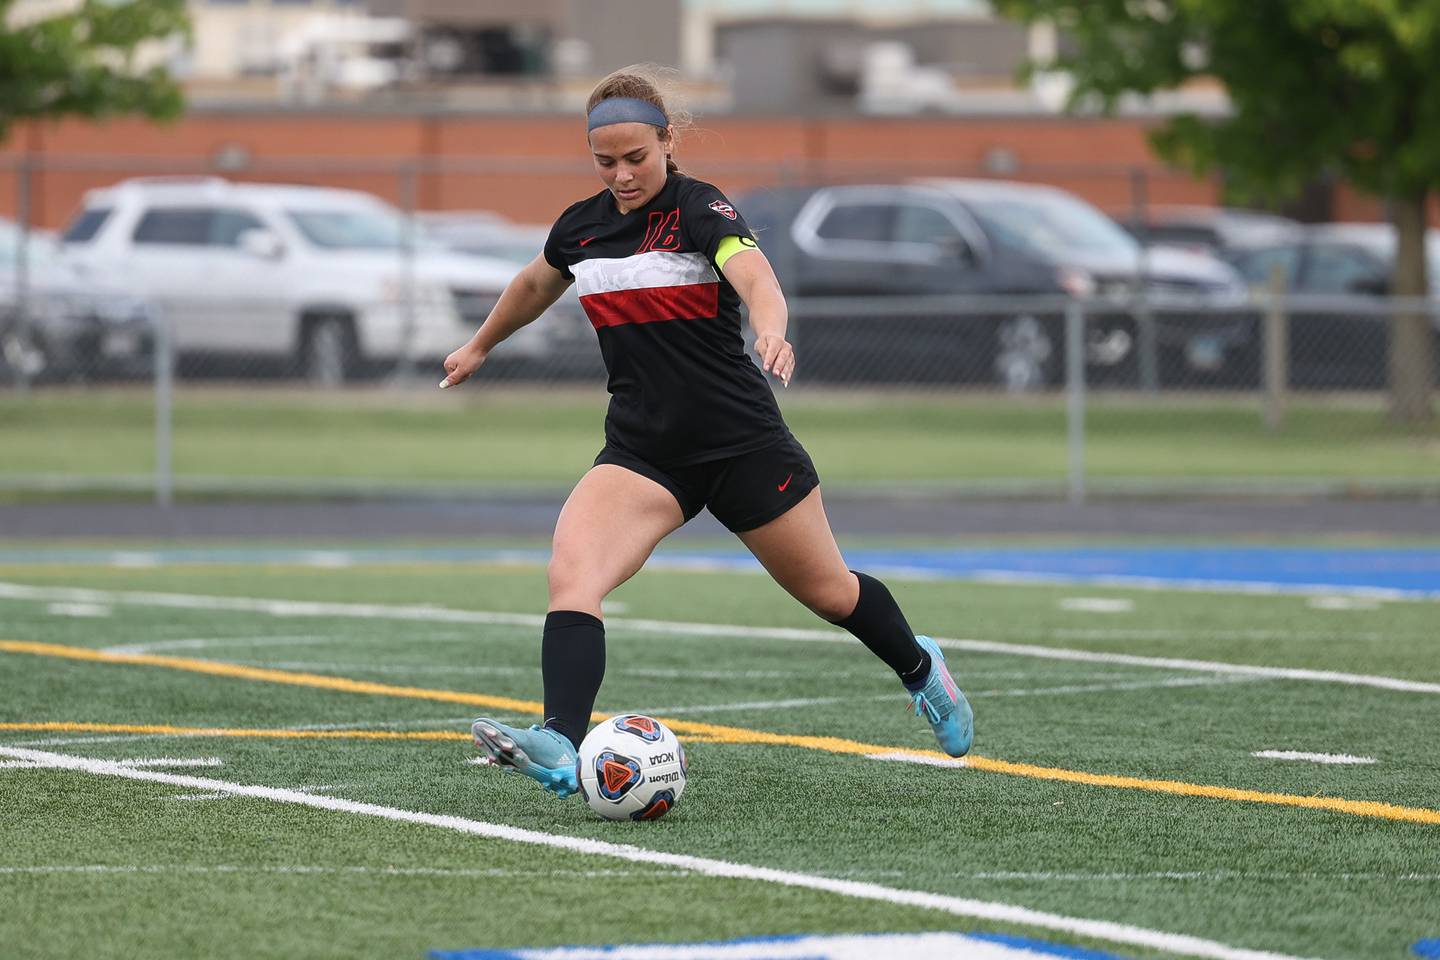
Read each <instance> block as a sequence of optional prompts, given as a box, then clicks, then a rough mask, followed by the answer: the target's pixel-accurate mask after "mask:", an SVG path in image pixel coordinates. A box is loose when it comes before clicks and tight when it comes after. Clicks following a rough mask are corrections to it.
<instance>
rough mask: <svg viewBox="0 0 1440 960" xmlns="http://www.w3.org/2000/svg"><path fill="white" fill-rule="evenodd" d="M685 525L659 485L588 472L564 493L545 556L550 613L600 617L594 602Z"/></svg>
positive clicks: (612, 468)
mask: <svg viewBox="0 0 1440 960" xmlns="http://www.w3.org/2000/svg"><path fill="white" fill-rule="evenodd" d="M684 522H685V517H684V514H683V513H681V511H680V504H678V503H677V502H676V501H675V497H674V496H673V495H672V494H671V493H670V491H668V490H666V489H665V488H664V487H662V486H661V485H660V484H658V483H656V482H655V481H654V480H651V479H649V478H648V477H642V476H641V475H640V474H638V473H634V472H633V471H630V470H626V469H625V468H624V467H620V466H616V465H615V464H612V463H602V464H599V465H597V466H594V467H591V468H590V471H589V472H588V473H586V474H585V476H583V477H581V478H580V482H579V483H577V484H576V485H575V489H574V490H572V491H571V492H570V496H569V498H568V499H567V500H566V501H565V506H564V508H563V509H561V511H560V519H559V520H557V521H556V523H555V538H554V542H553V545H552V549H551V554H550V568H549V579H550V609H551V610H578V611H580V612H581V613H588V614H591V615H593V616H596V617H599V616H601V610H600V602H601V601H602V600H603V599H604V598H605V596H606V594H608V593H609V592H610V591H611V590H614V589H615V588H616V587H618V586H620V584H622V583H624V582H625V581H626V580H629V579H630V578H631V577H632V576H634V575H635V573H636V572H637V571H639V569H640V568H641V567H642V566H644V564H645V561H646V560H647V559H648V558H649V557H650V554H651V552H652V551H654V549H655V545H656V544H658V543H659V542H660V541H661V540H663V539H665V537H666V535H667V534H669V533H670V532H671V531H673V530H675V529H677V528H678V527H679V526H680V525H681V524H683V523H684Z"/></svg>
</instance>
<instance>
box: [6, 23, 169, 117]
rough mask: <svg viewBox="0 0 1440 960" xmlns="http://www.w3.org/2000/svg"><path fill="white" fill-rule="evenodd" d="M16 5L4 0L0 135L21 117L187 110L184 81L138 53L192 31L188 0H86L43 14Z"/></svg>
mask: <svg viewBox="0 0 1440 960" xmlns="http://www.w3.org/2000/svg"><path fill="white" fill-rule="evenodd" d="M15 6H16V4H15V0H0V139H4V137H5V136H6V134H7V133H8V132H9V128H10V125H11V124H13V123H14V122H15V121H16V120H21V119H32V118H42V117H58V116H65V115H79V116H85V117H97V118H98V117H108V116H116V115H120V114H129V113H140V114H144V115H146V116H150V117H154V118H156V119H168V118H173V117H175V116H177V115H178V114H179V113H180V110H181V107H182V105H183V100H182V97H181V92H180V87H179V85H178V84H177V83H176V82H175V81H174V79H172V78H171V77H170V75H169V73H168V72H167V71H166V69H165V68H164V67H163V66H144V65H143V64H142V63H140V58H139V56H138V54H140V52H141V48H142V46H143V45H144V44H146V43H147V42H150V41H156V40H163V39H166V38H168V37H171V36H174V35H176V34H188V32H189V21H188V18H187V16H186V13H185V0H81V2H80V3H79V4H78V5H77V6H76V7H75V8H74V9H72V10H70V11H69V12H66V13H61V14H58V15H54V16H49V17H45V18H44V19H37V20H30V19H27V18H25V16H24V10H23V8H22V9H21V10H20V11H17V10H16V9H15Z"/></svg>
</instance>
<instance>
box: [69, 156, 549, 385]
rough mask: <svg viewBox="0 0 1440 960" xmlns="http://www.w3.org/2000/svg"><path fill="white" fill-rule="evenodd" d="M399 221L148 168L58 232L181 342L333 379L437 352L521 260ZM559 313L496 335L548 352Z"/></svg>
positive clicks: (306, 195)
mask: <svg viewBox="0 0 1440 960" xmlns="http://www.w3.org/2000/svg"><path fill="white" fill-rule="evenodd" d="M405 232H406V219H405V217H404V215H403V214H401V213H400V211H398V210H396V209H395V208H394V207H391V206H389V205H388V204H386V203H384V202H383V201H381V200H379V199H378V198H376V197H373V196H371V195H369V194H366V193H359V192H356V191H352V190H337V189H331V188H325V187H306V186H289V185H279V184H257V183H231V182H229V181H227V180H224V179H221V178H218V177H146V178H139V179H134V180H126V181H122V182H121V183H118V184H116V185H114V186H111V187H108V188H105V189H100V190H91V191H89V192H88V193H87V194H86V195H85V201H84V208H83V210H82V211H81V212H80V213H79V215H77V216H76V218H75V219H74V220H73V221H72V222H71V224H70V226H69V227H68V228H67V229H66V231H65V234H64V237H63V240H64V243H65V250H66V256H67V257H69V258H71V259H72V260H74V261H76V262H79V263H81V264H89V265H96V266H99V265H117V264H118V265H121V266H123V268H124V270H125V272H126V274H127V275H128V276H130V277H131V278H133V279H134V281H135V283H136V284H137V286H138V287H139V288H140V289H142V290H143V291H145V293H146V294H148V296H149V297H150V299H151V300H152V301H153V302H154V303H155V304H156V305H157V307H158V308H159V310H160V311H161V313H162V316H163V318H164V319H165V320H166V321H167V322H168V324H169V328H170V330H171V331H172V333H171V336H172V338H173V344H174V347H175V349H176V351H177V353H178V354H180V355H181V356H183V357H201V356H203V357H206V358H212V359H216V360H223V359H224V358H225V357H227V356H234V357H239V356H245V357H250V356H269V357H271V358H283V359H284V360H285V362H286V363H287V365H298V368H299V370H300V371H301V372H303V374H304V375H305V376H306V377H307V378H309V379H311V380H312V381H315V382H319V383H338V382H340V381H342V380H344V379H346V378H348V377H351V376H353V375H354V374H355V373H357V372H358V371H360V370H361V369H363V368H364V367H365V366H366V362H367V361H374V360H387V361H393V360H414V361H418V360H427V361H428V360H435V359H438V358H441V357H444V356H445V355H446V354H447V353H449V352H450V351H451V350H454V349H455V348H456V347H457V346H459V345H460V344H461V343H463V342H464V341H465V340H466V339H467V338H468V337H469V336H470V335H471V334H472V333H474V331H475V328H476V327H477V326H478V325H479V324H480V322H481V321H482V320H484V318H485V316H486V314H488V313H489V311H490V308H491V307H492V306H494V304H495V301H496V300H497V299H498V297H499V296H500V292H501V291H502V290H503V289H504V288H505V285H506V284H507V283H508V282H509V281H510V279H511V278H512V277H513V276H514V275H515V273H516V272H517V271H518V267H517V266H516V265H515V264H513V263H510V262H507V261H504V260H500V259H498V258H492V257H479V256H473V255H468V254H462V253H458V252H455V251H452V250H449V249H446V248H444V247H442V246H440V245H438V244H435V243H433V242H429V241H427V240H425V239H424V238H423V237H416V238H415V239H414V240H412V241H411V242H409V243H408V244H407V243H406V239H405ZM407 248H408V249H407ZM537 252H538V251H537ZM558 310H560V311H563V310H564V304H563V302H562V305H561V307H560V308H558ZM553 312H556V311H552V313H553ZM568 321H569V318H568V317H553V316H547V317H542V318H541V320H539V321H537V322H536V323H535V324H532V325H531V326H530V327H527V328H525V330H524V334H525V335H524V336H518V337H515V338H512V340H511V341H507V342H506V346H505V348H504V349H505V350H506V352H507V353H509V354H511V355H512V356H516V355H522V354H526V355H537V354H543V353H544V352H545V350H546V344H547V342H548V341H549V340H550V339H551V334H552V333H553V331H552V330H550V328H551V327H555V326H559V325H562V324H563V325H565V326H567V327H568V326H569V325H570V324H569V322H568ZM512 341H514V342H513V343H512Z"/></svg>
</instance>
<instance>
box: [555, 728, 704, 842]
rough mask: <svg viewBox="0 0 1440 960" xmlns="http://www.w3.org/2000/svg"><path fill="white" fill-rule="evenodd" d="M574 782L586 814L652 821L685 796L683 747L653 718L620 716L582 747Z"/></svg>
mask: <svg viewBox="0 0 1440 960" xmlns="http://www.w3.org/2000/svg"><path fill="white" fill-rule="evenodd" d="M575 779H576V780H577V781H579V783H580V795H581V796H582V797H584V798H585V802H586V803H588V804H590V809H591V810H594V811H595V812H596V813H598V814H600V816H602V817H604V818H605V819H606V820H655V819H657V818H659V817H663V816H665V814H667V813H669V812H670V810H671V809H672V808H673V807H674V806H675V804H676V803H678V802H680V794H682V793H684V792H685V748H684V747H682V746H680V740H679V739H678V738H677V737H676V736H675V734H674V733H672V732H671V731H670V728H669V727H667V726H665V724H663V723H661V722H660V721H659V720H656V719H655V718H654V717H644V716H640V715H639V714H634V713H625V714H621V715H620V716H618V717H611V718H610V719H609V720H606V721H605V722H603V723H601V724H599V725H597V726H596V727H595V729H594V730H591V731H590V733H589V734H587V735H586V737H585V739H584V740H583V741H582V742H581V743H580V754H579V756H577V757H576V758H575Z"/></svg>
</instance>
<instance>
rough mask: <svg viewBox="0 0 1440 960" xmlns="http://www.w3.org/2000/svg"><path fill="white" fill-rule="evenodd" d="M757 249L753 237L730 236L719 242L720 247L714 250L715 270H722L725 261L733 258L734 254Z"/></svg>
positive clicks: (757, 246)
mask: <svg viewBox="0 0 1440 960" xmlns="http://www.w3.org/2000/svg"><path fill="white" fill-rule="evenodd" d="M758 249H759V245H758V244H756V243H755V238H754V237H750V236H745V237H740V236H736V235H734V234H731V235H730V236H728V237H726V238H725V239H724V240H721V241H720V246H718V247H716V248H715V268H716V269H717V270H724V269H725V261H726V260H729V259H730V258H731V257H733V256H735V254H737V253H739V252H740V251H742V250H758Z"/></svg>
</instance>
